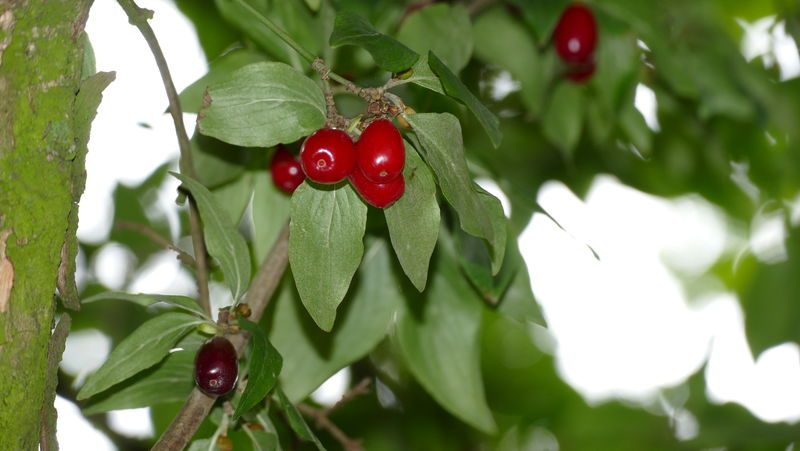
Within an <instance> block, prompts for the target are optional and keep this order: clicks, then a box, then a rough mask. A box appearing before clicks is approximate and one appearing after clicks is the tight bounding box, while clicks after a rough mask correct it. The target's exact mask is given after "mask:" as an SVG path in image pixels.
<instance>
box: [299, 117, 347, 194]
mask: <svg viewBox="0 0 800 451" xmlns="http://www.w3.org/2000/svg"><path fill="white" fill-rule="evenodd" d="M300 163H301V164H302V165H303V171H304V172H305V173H306V175H307V176H308V178H310V179H311V180H313V181H315V182H317V183H336V182H340V181H342V180H344V179H345V177H347V176H348V175H350V173H351V172H353V168H354V167H355V165H356V148H355V146H354V145H353V140H352V139H350V137H349V136H347V133H345V132H343V131H341V130H339V129H336V128H323V129H320V130H317V131H315V132H314V133H312V134H311V135H310V136H309V137H308V138H306V141H305V142H304V143H303V147H302V148H300Z"/></svg>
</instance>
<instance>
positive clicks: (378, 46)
mask: <svg viewBox="0 0 800 451" xmlns="http://www.w3.org/2000/svg"><path fill="white" fill-rule="evenodd" d="M330 44H331V46H333V47H338V46H341V45H357V46H359V47H362V48H364V49H365V50H366V51H368V52H369V53H370V55H372V58H373V59H375V64H377V65H378V66H380V67H381V68H382V69H384V70H386V71H389V72H401V71H404V70H406V69H408V68H409V67H411V66H412V65H413V64H414V63H415V62H416V61H417V59H419V55H418V54H417V53H415V52H414V51H413V50H411V49H409V48H408V47H406V46H405V45H403V44H401V43H400V42H398V41H397V40H395V39H394V38H392V37H390V36H387V35H385V34H383V33H381V32H379V31H377V30H376V29H375V28H374V27H373V26H372V24H370V23H369V22H368V21H367V20H366V19H364V18H363V17H361V16H359V15H358V14H356V13H353V12H351V11H346V10H345V11H339V13H338V14H336V22H335V24H334V28H333V33H332V34H331V40H330Z"/></svg>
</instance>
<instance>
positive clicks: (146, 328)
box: [77, 312, 204, 400]
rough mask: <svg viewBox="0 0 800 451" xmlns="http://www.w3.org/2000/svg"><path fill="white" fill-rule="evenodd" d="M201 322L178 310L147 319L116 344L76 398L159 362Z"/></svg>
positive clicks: (101, 389)
mask: <svg viewBox="0 0 800 451" xmlns="http://www.w3.org/2000/svg"><path fill="white" fill-rule="evenodd" d="M202 322H204V320H201V319H198V318H197V317H196V316H194V315H189V314H186V313H179V312H168V313H164V314H162V315H159V316H157V317H155V318H153V319H151V320H149V321H147V322H145V323H144V324H142V325H141V326H139V328H138V329H136V330H135V331H133V333H131V334H130V335H128V336H127V337H126V338H125V339H124V340H122V342H120V344H119V345H118V346H117V347H116V348H114V350H113V351H112V352H111V355H109V356H108V360H106V362H105V363H104V364H103V366H101V367H100V369H99V370H97V372H96V373H94V374H92V375H91V376H90V377H89V379H87V380H86V384H84V386H83V387H82V388H81V390H80V391H79V392H78V396H77V398H78V399H79V400H81V399H86V398H88V397H90V396H92V395H94V394H96V393H100V392H101V391H103V390H105V389H107V388H109V387H111V386H112V385H114V384H117V383H119V382H122V381H124V380H126V379H128V378H129V377H131V376H133V375H135V374H137V373H138V372H140V371H142V370H145V369H147V368H150V367H151V366H153V365H155V364H156V363H158V362H160V361H161V360H162V359H163V358H164V356H165V355H166V354H167V353H168V352H169V350H170V349H172V348H173V347H174V346H175V343H176V342H177V341H178V340H180V339H181V337H183V336H184V335H186V334H187V333H188V332H189V331H190V330H191V329H192V328H193V327H195V326H196V325H198V324H200V323H202Z"/></svg>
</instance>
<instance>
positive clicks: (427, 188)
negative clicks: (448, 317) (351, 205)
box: [383, 142, 440, 291]
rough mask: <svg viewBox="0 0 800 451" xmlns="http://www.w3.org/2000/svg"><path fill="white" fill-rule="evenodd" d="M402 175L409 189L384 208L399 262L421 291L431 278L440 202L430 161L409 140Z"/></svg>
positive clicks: (437, 235)
mask: <svg viewBox="0 0 800 451" xmlns="http://www.w3.org/2000/svg"><path fill="white" fill-rule="evenodd" d="M405 145H406V166H405V169H403V177H405V179H406V191H405V193H404V194H403V196H402V197H401V198H400V199H398V200H397V202H395V203H394V204H392V205H391V206H389V207H388V208H384V210H383V214H384V215H385V216H386V225H387V226H388V228H389V236H390V237H391V239H392V247H394V252H395V254H397V259H398V260H399V261H400V266H402V267H403V271H404V272H405V273H406V275H407V276H408V278H409V279H410V280H411V283H413V284H414V286H415V287H416V288H417V290H419V291H422V290H424V289H425V282H426V281H427V279H428V263H429V262H430V259H431V254H433V249H434V248H435V247H436V239H437V238H438V237H439V220H440V214H439V203H438V202H437V201H436V182H434V180H433V175H432V174H431V171H430V169H428V165H426V164H425V162H423V161H422V159H421V158H420V157H419V155H417V151H416V150H415V149H414V148H413V147H412V146H411V145H410V144H408V142H406V143H405Z"/></svg>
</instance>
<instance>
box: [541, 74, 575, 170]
mask: <svg viewBox="0 0 800 451" xmlns="http://www.w3.org/2000/svg"><path fill="white" fill-rule="evenodd" d="M583 97H584V96H583V91H582V87H581V86H578V85H576V84H574V83H572V82H568V81H562V82H561V83H559V84H558V85H557V86H556V89H555V92H553V95H552V97H551V98H550V103H549V105H548V107H547V109H546V110H545V112H544V117H543V118H542V128H543V129H544V135H545V136H546V137H547V139H549V140H550V142H552V143H553V144H556V145H557V146H558V147H559V148H560V149H561V150H562V151H563V152H564V154H565V155H566V156H567V157H568V158H571V157H572V155H573V153H574V151H575V146H577V145H578V140H579V139H580V138H581V130H582V129H583V118H584V101H583Z"/></svg>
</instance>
